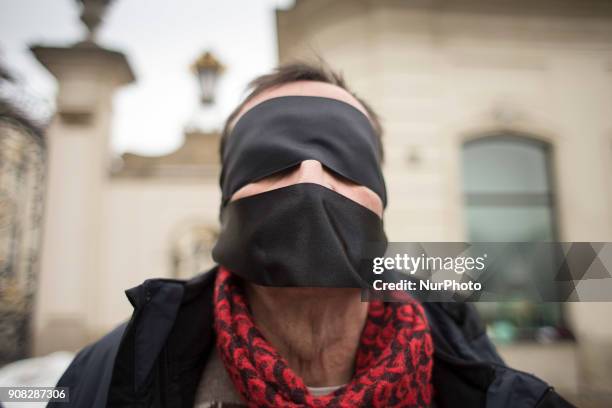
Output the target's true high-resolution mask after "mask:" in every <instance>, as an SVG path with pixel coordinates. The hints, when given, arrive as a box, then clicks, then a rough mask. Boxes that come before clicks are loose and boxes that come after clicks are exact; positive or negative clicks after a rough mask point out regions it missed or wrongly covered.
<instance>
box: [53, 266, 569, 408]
mask: <svg viewBox="0 0 612 408" xmlns="http://www.w3.org/2000/svg"><path fill="white" fill-rule="evenodd" d="M216 270H217V269H216V268H213V269H212V270H210V271H208V272H206V273H204V274H201V275H198V276H196V277H195V278H193V279H191V280H189V281H186V282H185V281H179V280H171V279H151V280H147V281H145V282H144V283H143V284H142V285H140V286H137V287H135V288H132V289H129V290H127V291H126V294H127V297H128V299H129V300H130V302H131V303H132V305H133V306H134V313H133V314H132V317H131V319H130V320H129V322H127V323H124V324H122V325H120V326H119V327H117V328H116V329H115V330H113V331H112V332H110V333H109V334H107V335H106V336H104V337H103V338H102V339H100V340H99V341H97V342H96V343H94V344H92V345H89V346H87V347H85V348H84V349H83V350H81V351H80V352H79V353H78V355H77V356H76V358H75V359H74V361H73V362H72V364H71V365H70V367H68V369H67V370H66V372H65V373H64V375H63V376H62V378H61V379H60V380H59V383H58V386H61V387H70V403H69V404H65V403H50V404H49V406H50V407H56V406H57V407H58V408H62V407H64V408H65V407H68V406H70V407H88V408H102V407H173V408H175V407H185V408H192V407H193V404H194V398H195V393H196V389H197V386H198V383H199V380H200V376H201V374H202V371H203V369H204V364H205V363H206V361H207V359H208V356H209V354H210V352H211V350H212V347H213V345H214V344H215V342H214V330H213V327H212V323H213V284H214V278H215V274H216ZM423 306H424V307H425V310H426V312H427V316H428V319H429V323H430V326H431V332H432V336H433V340H434V371H433V386H434V390H435V405H436V407H439V408H444V407H458V406H461V407H495V408H505V407H516V408H520V407H525V408H527V407H538V408H550V407H571V406H572V405H570V404H569V403H567V402H566V401H565V400H563V399H562V398H561V397H560V396H559V395H558V394H557V393H555V391H554V390H553V389H552V387H550V386H549V385H547V384H546V383H544V382H543V381H541V380H539V379H538V378H536V377H534V376H532V375H530V374H527V373H523V372H520V371H516V370H513V369H511V368H508V367H507V366H506V365H505V364H504V362H503V361H502V359H501V358H500V357H499V355H498V354H497V351H496V350H495V347H494V346H493V345H492V344H491V342H490V341H489V339H488V337H487V335H486V333H485V331H484V327H483V325H482V323H481V321H480V319H479V317H478V314H477V312H476V311H475V310H474V308H473V306H472V305H469V304H462V303H425V304H424V305H423Z"/></svg>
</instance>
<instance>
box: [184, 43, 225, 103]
mask: <svg viewBox="0 0 612 408" xmlns="http://www.w3.org/2000/svg"><path fill="white" fill-rule="evenodd" d="M192 70H193V71H194V72H195V74H196V75H197V76H198V81H199V83H200V92H201V98H200V100H201V102H202V104H204V105H211V104H212V103H213V102H214V101H215V90H216V87H217V81H218V80H219V75H220V74H221V73H222V72H223V71H224V70H225V67H224V66H223V64H221V63H220V62H219V61H218V60H217V59H216V58H215V57H214V56H213V55H212V54H211V53H210V52H208V51H206V52H205V53H203V54H202V55H200V57H199V58H198V59H197V60H196V61H195V62H194V63H193V66H192Z"/></svg>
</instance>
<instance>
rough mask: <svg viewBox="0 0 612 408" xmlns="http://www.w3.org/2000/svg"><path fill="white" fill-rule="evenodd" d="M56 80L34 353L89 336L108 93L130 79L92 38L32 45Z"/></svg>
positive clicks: (118, 59) (115, 56)
mask: <svg viewBox="0 0 612 408" xmlns="http://www.w3.org/2000/svg"><path fill="white" fill-rule="evenodd" d="M32 52H33V53H34V55H35V56H36V58H37V59H38V60H39V61H40V62H41V63H42V64H43V65H44V66H45V67H46V68H47V69H48V70H49V72H50V73H51V74H52V75H53V76H55V78H57V81H58V85H59V90H58V95H57V112H56V115H55V117H54V119H53V121H52V123H51V125H50V127H49V129H48V131H47V142H48V154H49V157H48V163H49V167H48V178H47V180H48V182H47V191H46V203H45V207H46V208H45V218H44V233H43V249H42V258H41V269H40V281H39V292H38V296H37V299H36V308H35V317H34V328H33V329H34V350H33V351H34V354H36V355H40V354H46V353H48V352H51V351H55V350H60V349H64V350H65V349H68V350H70V349H72V350H76V349H78V348H80V347H82V346H83V345H84V344H86V343H87V342H89V341H91V340H92V335H93V333H92V329H91V325H90V324H89V322H92V321H93V319H95V316H96V313H99V312H98V310H97V305H98V304H99V302H98V298H99V296H103V294H100V293H99V291H98V290H97V287H98V286H99V283H100V281H101V277H102V274H104V270H103V269H104V268H103V264H104V263H105V262H104V260H102V259H100V256H99V254H100V253H101V252H102V251H101V249H102V248H101V245H102V244H103V242H102V240H101V234H102V226H103V222H105V214H104V209H105V205H104V199H105V190H106V185H107V174H108V167H109V160H110V155H109V134H110V125H111V119H112V109H111V108H112V98H113V95H114V92H115V91H116V90H117V88H118V87H120V86H123V85H125V84H128V83H130V82H132V81H134V75H133V73H132V70H131V68H130V66H129V64H128V62H127V60H126V58H125V56H124V55H123V54H121V53H119V52H116V51H111V50H107V49H104V48H101V47H99V46H97V45H95V44H94V43H91V42H83V43H79V44H77V45H75V46H72V47H68V48H56V47H42V46H36V47H33V48H32Z"/></svg>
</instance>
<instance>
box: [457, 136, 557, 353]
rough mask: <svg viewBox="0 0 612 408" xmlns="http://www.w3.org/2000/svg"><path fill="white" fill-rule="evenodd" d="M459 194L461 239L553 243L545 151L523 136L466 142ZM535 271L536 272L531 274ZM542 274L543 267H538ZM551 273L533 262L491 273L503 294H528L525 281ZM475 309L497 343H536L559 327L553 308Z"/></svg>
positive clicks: (523, 304) (546, 148)
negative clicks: (461, 200) (533, 340)
mask: <svg viewBox="0 0 612 408" xmlns="http://www.w3.org/2000/svg"><path fill="white" fill-rule="evenodd" d="M463 192H464V201H465V219H466V227H467V228H466V230H467V237H466V238H467V239H468V240H469V241H471V242H529V241H555V240H557V227H556V223H555V205H554V204H555V191H554V188H553V183H552V179H551V147H550V145H549V144H548V143H545V142H542V141H540V140H537V139H533V138H529V137H526V136H524V135H519V134H514V133H509V132H507V133H500V134H496V135H491V136H486V137H482V138H479V139H475V140H471V141H469V142H467V143H465V145H464V147H463ZM536 269H537V270H536ZM544 269H545V268H544ZM551 273H553V271H550V270H548V271H547V270H542V268H538V266H536V265H534V263H533V262H531V263H530V262H525V263H523V264H521V265H520V267H518V268H517V265H512V266H510V265H509V266H508V267H507V269H506V270H496V274H500V279H501V282H502V284H503V285H504V291H506V293H509V294H514V293H515V294H517V298H520V294H521V293H525V291H529V290H532V289H533V287H530V286H529V285H530V282H531V280H530V277H531V278H532V277H533V276H537V274H539V275H540V277H541V279H543V280H546V279H551V280H550V281H552V277H548V276H542V275H545V274H551ZM477 307H478V308H479V310H480V311H481V314H482V315H483V318H484V319H485V321H486V323H487V324H488V325H489V329H490V332H491V333H492V335H493V337H494V338H497V339H498V340H502V341H503V340H507V341H511V340H515V339H520V338H533V337H536V338H538V337H539V336H541V334H542V333H550V331H551V328H556V327H559V326H561V325H562V314H561V309H560V307H559V305H558V304H552V303H530V302H525V301H522V302H521V301H517V302H509V303H479V304H477Z"/></svg>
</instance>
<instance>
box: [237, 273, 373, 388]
mask: <svg viewBox="0 0 612 408" xmlns="http://www.w3.org/2000/svg"><path fill="white" fill-rule="evenodd" d="M245 285H246V288H245V289H246V293H247V297H248V300H249V305H250V308H251V312H252V314H253V319H254V321H255V325H256V326H257V328H258V329H259V330H260V331H261V332H262V334H263V335H264V337H265V338H266V339H267V340H268V341H269V342H270V343H271V344H272V345H273V346H274V347H275V348H276V349H277V350H278V352H279V354H280V355H281V356H283V357H284V358H285V359H286V360H287V362H288V363H289V366H290V367H291V369H292V370H293V371H294V372H295V373H296V374H297V375H298V376H300V377H301V378H302V379H303V380H304V383H305V384H306V385H308V386H311V387H325V386H334V385H341V384H345V383H347V382H348V381H349V380H350V379H351V377H352V375H353V371H354V363H355V354H356V353H357V348H358V347H359V339H360V337H361V332H362V330H363V326H364V324H365V321H366V318H367V314H368V304H367V303H365V302H361V295H360V291H359V289H331V288H270V287H264V286H258V285H253V284H249V283H245Z"/></svg>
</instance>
